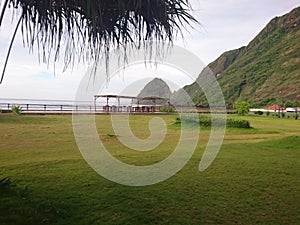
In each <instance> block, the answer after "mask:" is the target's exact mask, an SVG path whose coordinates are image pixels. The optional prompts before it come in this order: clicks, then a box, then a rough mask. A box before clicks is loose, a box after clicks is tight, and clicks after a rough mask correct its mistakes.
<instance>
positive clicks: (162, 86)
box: [137, 78, 172, 104]
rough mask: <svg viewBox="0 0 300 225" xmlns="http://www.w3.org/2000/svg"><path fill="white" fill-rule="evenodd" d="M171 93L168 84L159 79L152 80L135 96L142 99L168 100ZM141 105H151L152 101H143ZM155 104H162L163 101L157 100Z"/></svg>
mask: <svg viewBox="0 0 300 225" xmlns="http://www.w3.org/2000/svg"><path fill="white" fill-rule="evenodd" d="M171 94H172V92H171V90H170V88H169V86H168V84H167V83H166V82H165V81H163V80H162V79H160V78H154V79H153V80H151V81H150V82H149V83H147V84H146V85H145V87H144V88H143V89H142V90H141V91H140V93H139V94H138V95H137V97H138V98H143V97H161V98H170V96H171ZM140 103H142V104H152V101H148V100H143V102H140ZM156 103H157V104H164V103H165V100H158V101H157V102H156Z"/></svg>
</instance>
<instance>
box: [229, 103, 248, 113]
mask: <svg viewBox="0 0 300 225" xmlns="http://www.w3.org/2000/svg"><path fill="white" fill-rule="evenodd" d="M233 107H234V108H235V110H236V112H237V114H238V115H240V116H244V115H245V114H246V113H248V112H249V109H250V104H249V103H248V102H236V103H234V105H233Z"/></svg>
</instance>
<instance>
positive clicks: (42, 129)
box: [0, 115, 300, 225]
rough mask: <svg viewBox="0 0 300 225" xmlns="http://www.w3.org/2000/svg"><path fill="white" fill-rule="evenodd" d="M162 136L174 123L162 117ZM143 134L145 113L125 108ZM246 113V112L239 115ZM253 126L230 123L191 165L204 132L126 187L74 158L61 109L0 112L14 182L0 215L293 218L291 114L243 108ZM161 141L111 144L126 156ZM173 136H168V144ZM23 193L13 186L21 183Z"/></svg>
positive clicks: (129, 220)
mask: <svg viewBox="0 0 300 225" xmlns="http://www.w3.org/2000/svg"><path fill="white" fill-rule="evenodd" d="M163 118H164V119H165V121H166V123H167V124H168V136H167V138H169V141H170V140H171V141H172V142H174V140H173V139H175V140H176V138H177V137H178V134H179V129H178V127H174V126H173V125H170V124H171V123H172V121H174V119H175V116H164V117H163ZM132 119H133V120H131V125H132V128H133V131H134V132H135V134H136V135H137V136H139V137H146V136H147V134H148V133H149V131H148V129H147V126H141V124H145V125H146V124H147V123H148V121H149V119H151V116H146V117H145V116H134V117H133V118H132ZM243 119H245V118H243ZM246 119H249V120H250V121H251V124H252V126H253V127H254V128H253V129H250V130H240V129H229V130H228V131H227V133H226V137H225V141H224V144H223V146H222V149H221V151H220V153H219V154H218V156H217V158H216V160H215V161H214V163H213V165H212V166H211V167H209V168H208V169H207V170H206V171H204V172H202V173H200V172H199V171H198V164H199V161H200V159H201V156H202V153H203V150H204V148H205V144H206V143H207V139H208V136H209V131H208V130H205V129H204V130H202V131H201V137H200V144H199V146H198V148H197V150H196V152H195V154H194V156H193V158H192V159H191V160H190V161H189V163H188V164H187V165H186V166H185V167H184V168H183V169H182V170H181V171H180V172H179V173H178V174H176V175H175V176H174V177H172V178H170V179H168V180H167V181H165V182H162V183H159V184H156V185H152V186H148V187H127V186H122V185H118V184H115V183H112V182H110V181H108V180H106V179H104V178H102V177H100V176H99V175H97V174H96V173H95V172H94V171H93V170H92V169H91V168H90V167H89V166H88V165H87V164H86V162H85V161H84V160H83V159H82V158H81V156H80V153H79V151H78V149H77V148H76V144H75V141H74V138H73V133H72V124H71V117H69V116H19V117H16V116H12V115H0V125H1V126H0V139H1V142H0V177H6V176H8V177H10V178H11V179H12V181H13V183H14V184H16V185H17V186H16V187H11V189H8V190H1V192H0V198H1V204H0V224H5V225H8V224H64V225H66V224H297V223H298V222H299V220H300V216H299V215H300V214H299V207H298V206H299V205H298V204H299V201H300V190H299V187H300V181H299V176H300V163H299V159H300V151H299V150H300V149H299V146H300V121H295V120H287V119H280V120H279V119H276V118H262V117H247V118H246ZM108 121H109V120H108V117H107V116H99V117H97V127H98V130H99V133H100V137H101V138H102V139H103V142H104V143H105V144H107V145H108V146H118V143H117V142H118V141H117V138H115V137H111V136H109V135H107V134H112V133H113V131H112V128H111V127H110V125H109V122H108ZM169 141H168V143H166V144H165V145H162V146H161V148H160V149H157V151H153V152H149V153H146V155H147V157H145V156H143V155H140V154H137V153H134V152H132V151H130V150H126V149H125V148H123V149H118V148H116V149H112V152H113V154H115V155H116V157H119V158H121V159H122V160H124V161H127V162H130V163H132V164H142V165H144V164H149V163H151V162H153V161H157V160H158V159H162V158H164V157H166V155H167V154H169V153H170V149H168V148H167V147H166V146H168V145H170V143H169ZM171 145H172V144H171ZM26 184H27V185H28V186H29V191H28V193H27V194H24V195H23V194H20V193H21V192H22V190H23V187H24V185H26Z"/></svg>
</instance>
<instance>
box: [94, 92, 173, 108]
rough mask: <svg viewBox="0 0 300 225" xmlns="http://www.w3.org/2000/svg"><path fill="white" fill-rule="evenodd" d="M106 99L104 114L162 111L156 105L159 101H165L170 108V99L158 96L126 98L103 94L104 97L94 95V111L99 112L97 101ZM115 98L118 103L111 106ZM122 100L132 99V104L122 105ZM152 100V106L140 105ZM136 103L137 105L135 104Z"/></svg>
mask: <svg viewBox="0 0 300 225" xmlns="http://www.w3.org/2000/svg"><path fill="white" fill-rule="evenodd" d="M99 98H104V99H106V104H105V105H104V106H103V107H102V110H103V112H105V113H115V112H127V113H131V112H144V113H147V112H152V113H153V112H156V111H159V110H160V107H161V106H159V105H157V104H156V102H157V100H165V101H166V102H167V104H168V106H170V99H169V98H163V97H158V96H147V97H141V98H140V97H134V96H125V95H111V94H103V95H94V109H95V112H96V111H97V99H99ZM111 98H114V99H116V101H117V104H116V105H109V99H111ZM121 99H131V103H130V104H129V105H128V104H127V105H121V104H120V103H121ZM144 100H145V101H146V100H148V101H149V100H150V101H152V104H151V105H143V104H140V103H141V101H144ZM135 102H136V103H135Z"/></svg>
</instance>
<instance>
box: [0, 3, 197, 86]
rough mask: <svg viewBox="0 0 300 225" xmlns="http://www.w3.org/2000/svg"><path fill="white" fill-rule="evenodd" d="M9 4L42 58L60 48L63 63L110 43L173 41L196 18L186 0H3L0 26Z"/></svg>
mask: <svg viewBox="0 0 300 225" xmlns="http://www.w3.org/2000/svg"><path fill="white" fill-rule="evenodd" d="M8 7H12V8H13V9H14V10H19V11H20V18H19V20H18V23H17V26H16V28H15V29H16V30H17V29H18V27H19V26H20V27H21V30H22V34H23V40H24V41H25V43H26V44H27V46H28V47H29V48H32V47H34V46H35V47H38V49H39V51H41V53H42V54H41V55H42V60H43V61H48V60H49V59H50V57H54V61H57V60H58V59H59V56H60V55H61V54H60V53H61V48H64V49H63V51H62V52H63V59H64V64H65V68H66V67H68V66H69V65H70V64H73V63H74V61H75V60H76V59H77V60H88V61H91V60H94V61H97V60H98V59H99V57H100V56H103V55H104V56H105V57H106V59H108V51H110V49H111V48H119V47H122V46H125V45H126V44H132V47H134V48H136V47H137V48H139V47H140V45H141V43H143V41H150V43H151V42H153V41H158V42H164V41H168V42H172V40H173V38H174V36H175V35H176V34H177V33H178V32H179V33H180V32H181V29H182V27H185V26H186V25H189V24H190V23H191V22H195V19H194V18H193V16H191V14H190V13H189V10H190V5H189V3H188V0H85V1H82V0H4V2H3V7H2V11H1V14H0V26H1V22H2V20H3V16H4V14H5V11H6V9H7V8H8ZM15 34H16V32H15ZM15 34H14V36H15ZM14 36H13V37H12V42H13V40H14ZM12 42H11V43H12ZM10 49H11V48H10ZM9 53H10V52H8V55H9ZM4 70H5V67H4ZM2 78H3V77H2ZM1 81H2V79H1V80H0V82H1Z"/></svg>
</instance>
